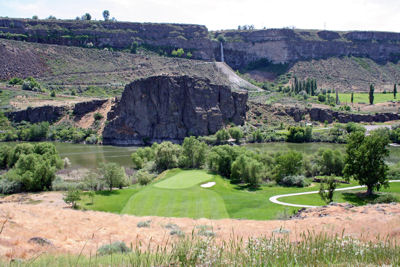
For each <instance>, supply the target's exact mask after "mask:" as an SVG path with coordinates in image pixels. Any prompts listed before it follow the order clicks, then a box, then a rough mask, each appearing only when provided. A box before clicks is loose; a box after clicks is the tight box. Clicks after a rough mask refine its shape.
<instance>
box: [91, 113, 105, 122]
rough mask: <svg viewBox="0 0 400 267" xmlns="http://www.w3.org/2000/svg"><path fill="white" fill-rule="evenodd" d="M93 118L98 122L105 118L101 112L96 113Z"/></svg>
mask: <svg viewBox="0 0 400 267" xmlns="http://www.w3.org/2000/svg"><path fill="white" fill-rule="evenodd" d="M93 117H94V119H95V120H96V121H98V120H101V119H102V118H104V116H103V115H101V114H100V113H99V112H96V113H95V114H94V115H93Z"/></svg>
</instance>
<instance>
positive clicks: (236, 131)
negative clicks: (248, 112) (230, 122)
mask: <svg viewBox="0 0 400 267" xmlns="http://www.w3.org/2000/svg"><path fill="white" fill-rule="evenodd" d="M228 132H229V135H230V136H231V137H232V138H233V139H235V141H236V142H239V141H240V138H242V137H243V131H242V130H241V129H240V128H239V127H232V128H229V130H228Z"/></svg>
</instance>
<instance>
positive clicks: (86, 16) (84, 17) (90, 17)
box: [81, 13, 92, 20]
mask: <svg viewBox="0 0 400 267" xmlns="http://www.w3.org/2000/svg"><path fill="white" fill-rule="evenodd" d="M81 19H82V20H91V19H92V16H91V15H90V14H89V13H85V14H84V15H83V16H82V17H81Z"/></svg>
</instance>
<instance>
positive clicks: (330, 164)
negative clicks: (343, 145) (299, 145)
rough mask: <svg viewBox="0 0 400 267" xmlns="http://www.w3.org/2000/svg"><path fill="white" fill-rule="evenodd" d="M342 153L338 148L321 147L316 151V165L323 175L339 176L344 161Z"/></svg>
mask: <svg viewBox="0 0 400 267" xmlns="http://www.w3.org/2000/svg"><path fill="white" fill-rule="evenodd" d="M342 158H343V157H342V154H341V153H340V152H339V150H332V149H329V148H327V149H323V148H321V149H320V150H319V151H318V158H317V161H316V162H317V165H318V167H319V170H320V172H321V173H322V174H323V175H332V174H333V175H337V176H341V175H342V172H343V167H344V162H343V159H342Z"/></svg>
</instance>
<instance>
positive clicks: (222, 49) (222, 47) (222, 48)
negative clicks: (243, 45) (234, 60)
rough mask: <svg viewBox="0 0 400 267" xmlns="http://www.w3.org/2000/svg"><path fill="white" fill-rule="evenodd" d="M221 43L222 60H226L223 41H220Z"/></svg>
mask: <svg viewBox="0 0 400 267" xmlns="http://www.w3.org/2000/svg"><path fill="white" fill-rule="evenodd" d="M220 43H221V62H224V61H225V60H224V45H223V44H222V42H220Z"/></svg>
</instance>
